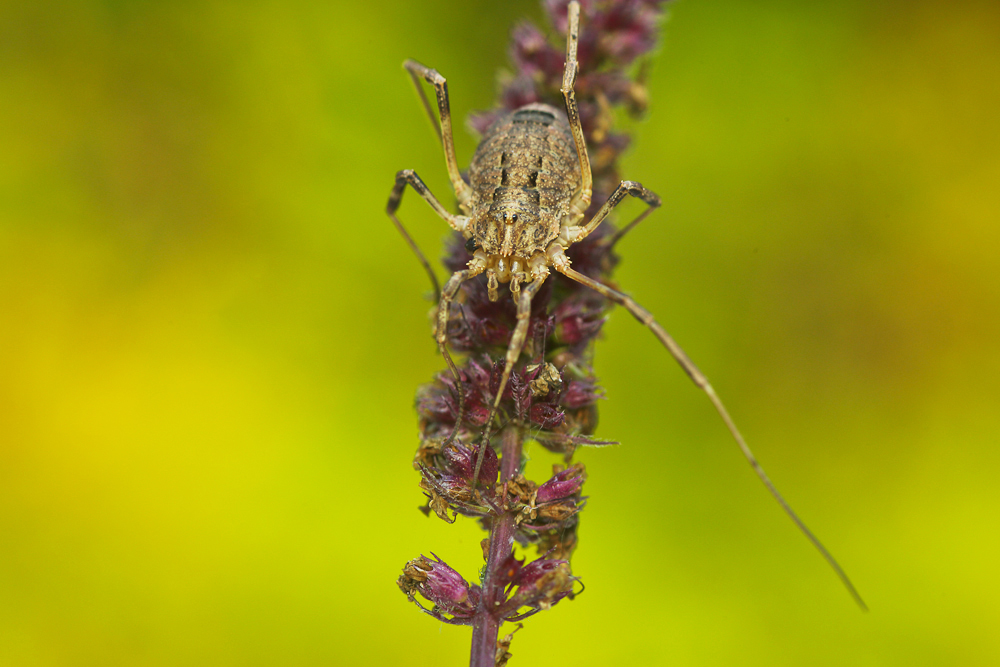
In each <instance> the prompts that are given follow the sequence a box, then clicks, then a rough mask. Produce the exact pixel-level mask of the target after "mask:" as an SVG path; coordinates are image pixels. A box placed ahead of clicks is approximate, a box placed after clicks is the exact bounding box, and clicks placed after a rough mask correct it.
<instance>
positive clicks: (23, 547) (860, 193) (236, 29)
mask: <svg viewBox="0 0 1000 667" xmlns="http://www.w3.org/2000/svg"><path fill="white" fill-rule="evenodd" d="M524 15H528V16H532V17H536V18H537V17H538V16H539V15H540V12H539V10H538V8H537V7H536V6H535V4H534V2H532V1H529V0H520V1H519V2H516V3H469V2H458V1H457V0H456V1H455V2H438V1H436V0H432V1H430V2H423V3H390V2H380V1H378V0H376V1H375V2H371V3H366V4H364V5H363V7H360V8H359V6H358V5H357V4H355V3H342V2H334V3H307V2H296V1H294V0H293V1H292V2H266V1H265V2H258V3H250V4H237V3H223V2H185V3H180V2H159V3H154V2H110V1H107V2H94V1H80V2H58V3H57V2H26V1H21V2H17V1H15V2H8V3H5V4H3V5H2V6H0V664H4V665H8V664H9V665H25V666H32V665H40V666H41V665H45V666H48V665H54V666H55V665H85V664H101V665H135V664H144V665H177V664H185V665H230V664H232V665H257V664H259V665H273V664H282V665H313V664H335V665H386V664H421V665H439V664H461V663H462V662H463V661H464V660H466V659H467V658H466V656H467V653H468V646H469V637H468V630H467V629H464V628H451V627H443V628H437V627H434V624H433V623H429V622H428V620H427V619H426V618H423V617H421V616H420V615H418V614H417V613H416V612H415V611H414V610H413V608H412V606H411V605H409V604H407V603H406V601H405V599H403V598H402V596H400V595H399V591H398V589H397V588H396V585H395V578H396V576H397V569H398V566H399V563H401V562H404V561H405V560H406V559H407V558H409V557H411V556H412V554H414V553H420V552H421V551H426V550H428V549H430V548H434V549H435V551H436V552H437V553H438V554H439V555H440V556H441V557H442V558H444V559H445V560H447V561H448V562H449V563H450V564H452V565H454V566H455V567H456V568H459V569H462V570H463V571H469V572H474V571H475V570H476V568H478V567H479V565H480V563H479V562H477V561H476V558H475V554H476V553H477V547H476V545H477V542H478V540H479V539H480V537H481V535H480V532H479V531H478V529H477V528H475V527H474V526H471V525H470V526H468V527H467V530H462V529H461V527H458V528H451V529H449V528H448V527H447V526H445V525H444V523H443V522H440V521H435V520H427V519H425V518H424V517H423V516H422V515H421V514H420V513H419V512H417V510H416V506H417V505H419V504H420V503H421V500H422V498H421V496H420V493H419V490H418V489H417V475H416V474H415V473H414V472H413V471H412V469H411V468H410V464H409V461H410V458H411V456H412V454H413V451H414V449H415V447H416V444H417V437H416V436H417V428H416V423H415V413H414V411H413V407H412V398H413V393H414V391H415V390H416V387H417V385H418V384H419V383H420V382H423V381H425V380H426V378H428V377H430V376H431V374H432V373H433V372H434V371H435V370H436V369H438V368H440V367H441V360H440V359H439V358H438V357H437V355H436V353H435V351H434V346H433V344H432V342H431V340H430V337H429V331H430V329H429V325H428V322H427V320H426V315H427V312H428V310H429V308H430V304H429V302H428V301H426V299H425V296H426V294H427V292H428V286H427V285H426V284H425V278H424V276H423V275H422V273H421V270H420V267H419V266H418V265H417V263H416V262H415V261H414V260H413V258H412V257H411V256H410V255H409V251H408V250H407V248H406V247H405V245H404V244H403V243H402V241H401V240H400V239H399V238H398V235H397V234H396V232H395V231H394V230H393V229H392V227H391V225H390V223H389V221H388V220H387V219H386V218H385V216H384V213H383V208H384V205H385V199H386V196H387V195H388V192H389V189H390V187H391V184H392V177H393V174H394V173H395V172H396V170H397V169H401V168H406V167H409V168H414V169H416V170H417V171H418V173H420V174H421V176H422V177H423V178H424V179H425V180H426V181H427V183H428V184H429V186H430V187H431V188H432V189H433V190H434V191H435V192H436V193H438V194H439V195H441V196H442V198H444V199H447V198H448V197H447V193H448V190H447V186H448V181H447V177H446V175H445V171H444V167H443V160H442V159H441V157H440V154H439V148H438V146H437V144H436V139H435V138H434V136H433V133H432V132H431V130H430V129H429V128H428V123H427V121H426V119H425V118H424V117H423V115H422V114H423V112H422V110H421V109H420V107H419V105H418V103H417V101H416V98H415V96H414V94H413V92H412V90H411V89H410V83H409V81H408V80H407V77H406V75H405V73H404V72H403V71H402V69H401V67H400V64H401V62H402V61H403V59H404V58H406V57H414V58H418V59H420V60H422V61H423V62H425V63H427V64H428V65H431V66H433V67H436V68H437V69H439V70H440V71H441V72H442V73H444V74H445V75H446V76H447V77H448V78H449V82H450V84H451V90H452V103H453V108H454V111H455V114H456V117H459V118H461V117H464V116H465V115H466V114H467V112H468V111H470V110H472V109H474V108H484V107H487V106H489V104H490V103H491V100H492V97H493V92H494V72H495V70H496V68H497V67H498V66H500V65H502V64H503V63H504V60H505V55H504V49H505V48H506V43H507V30H508V28H509V27H510V26H512V25H513V23H514V22H515V20H516V19H518V18H519V17H521V16H524ZM662 44H663V45H662V47H661V49H660V52H659V54H658V55H657V56H656V58H655V60H654V62H653V64H652V68H651V70H650V80H649V89H650V97H651V102H650V108H649V114H648V118H647V119H646V120H644V121H642V122H641V123H639V124H638V125H636V126H635V127H634V128H633V131H634V134H635V143H634V149H633V150H632V152H631V153H630V154H629V156H628V157H627V159H626V162H625V168H624V171H625V176H626V177H627V178H633V179H636V180H640V181H642V182H643V183H644V184H645V185H646V186H648V187H650V188H651V189H653V190H655V191H656V192H658V193H659V194H660V195H662V196H663V198H664V201H665V205H664V207H663V209H662V210H661V211H658V212H657V213H656V214H655V215H654V216H653V217H651V218H650V219H649V220H648V221H647V222H645V223H643V225H642V226H641V227H640V228H639V229H637V230H636V231H635V232H634V233H633V234H632V236H630V237H629V238H628V239H626V240H625V241H623V242H622V244H621V245H620V251H621V254H622V256H623V258H624V262H623V265H622V267H621V268H620V270H619V272H618V273H617V279H618V281H619V283H620V285H621V286H622V287H623V289H626V290H628V291H630V292H631V293H632V294H634V295H635V296H636V298H637V299H638V300H639V301H640V302H642V303H643V304H644V305H646V306H647V307H648V308H649V309H650V310H652V311H653V312H654V313H656V314H657V315H658V317H659V319H660V321H662V322H663V323H664V324H665V325H666V326H667V327H668V328H669V329H670V330H671V332H672V333H673V334H674V335H675V337H676V338H677V339H678V340H679V341H680V342H681V344H682V345H684V346H685V347H686V348H687V350H688V352H689V353H690V354H691V356H692V358H694V360H695V361H696V362H697V363H698V364H699V365H700V367H701V368H702V369H703V370H704V371H705V372H706V373H707V374H708V375H709V377H711V378H712V379H713V381H714V384H715V385H716V387H717V389H718V390H719V392H720V393H721V395H722V396H723V397H724V399H725V400H726V401H727V403H728V404H729V406H730V408H731V410H732V412H733V413H734V417H735V418H736V419H737V421H738V423H739V424H740V425H741V427H742V428H743V430H744V432H745V434H746V435H747V438H748V440H749V441H750V443H751V445H752V446H754V448H755V449H756V451H757V453H758V455H759V456H760V458H761V460H762V462H763V463H764V465H765V467H766V468H767V469H768V470H769V472H770V473H771V476H772V477H773V478H774V480H775V482H776V483H777V484H778V486H779V488H781V489H782V490H783V491H784V492H785V494H786V496H787V497H788V499H789V500H790V501H791V502H792V503H793V504H794V505H795V506H796V507H797V508H798V509H799V511H800V512H801V514H802V515H803V517H804V518H805V519H806V521H807V522H809V523H810V524H811V525H812V527H813V528H814V529H815V530H816V531H817V533H818V534H819V535H820V537H821V538H822V539H824V540H825V542H826V543H827V545H828V546H829V547H830V548H831V549H832V550H833V551H834V553H835V554H836V555H837V556H838V557H839V559H840V560H841V562H842V564H843V565H844V566H845V567H846V568H847V570H848V571H849V573H850V574H851V575H852V577H853V578H854V580H855V583H856V584H857V585H858V587H859V588H860V589H861V591H862V593H863V594H864V595H865V596H866V599H867V601H868V603H869V605H870V607H871V608H872V611H871V613H869V614H867V615H865V614H861V613H860V612H858V611H857V610H856V609H855V608H854V607H853V605H852V603H851V601H850V599H849V597H848V596H847V594H846V593H845V592H844V591H843V590H841V589H840V587H839V584H838V583H837V581H836V578H835V577H834V576H833V574H832V573H830V572H829V571H828V570H827V569H826V568H825V566H824V565H823V563H822V561H821V560H820V559H819V557H818V556H816V554H815V553H813V552H812V550H811V548H810V547H809V546H808V544H807V543H806V542H805V540H803V539H802V538H801V536H799V535H798V534H797V533H796V532H795V530H794V529H793V527H792V526H791V525H790V524H789V523H788V522H787V520H786V519H785V518H783V516H782V515H781V513H780V511H779V510H778V509H777V507H776V506H775V505H774V504H773V502H772V501H771V500H770V499H769V498H768V496H767V494H766V493H765V492H764V491H763V489H762V488H760V485H759V483H758V482H757V481H756V479H755V478H754V477H753V475H752V473H751V472H750V470H749V469H748V468H747V467H746V464H745V463H744V462H743V460H742V459H741V457H740V456H739V454H738V452H737V451H736V449H735V446H734V445H733V444H732V443H731V441H730V440H729V438H728V435H727V434H726V433H725V429H724V428H723V427H722V425H721V424H720V423H719V422H718V418H717V416H716V415H715V414H714V413H713V411H712V410H711V407H710V406H709V404H708V402H707V401H706V400H705V399H704V397H703V396H701V395H700V394H699V392H698V391H697V390H696V389H694V388H693V387H692V386H691V385H690V383H689V382H688V381H687V380H686V378H685V377H684V376H683V374H682V373H681V371H680V370H679V369H678V368H677V367H676V365H675V364H674V363H673V362H672V361H671V360H670V359H669V357H668V356H667V354H666V353H665V352H663V350H662V349H661V348H660V347H659V345H658V344H657V343H656V341H655V340H654V339H653V337H652V336H650V335H649V333H648V332H646V331H645V330H644V329H643V328H642V327H641V326H639V325H638V324H636V322H635V321H634V320H632V318H630V317H629V316H628V315H627V314H625V313H623V312H616V313H614V315H613V316H612V319H611V321H610V322H609V323H608V324H607V325H606V327H605V338H606V340H604V341H603V342H601V343H599V344H598V346H597V348H596V355H597V357H596V366H597V370H598V372H599V373H600V374H601V379H602V383H603V384H604V385H605V387H606V388H607V392H608V400H607V401H605V402H604V403H603V404H602V406H601V415H602V420H603V421H602V423H601V426H600V427H599V430H598V435H599V436H603V437H608V438H614V439H618V440H621V441H622V442H623V443H624V444H623V446H622V447H619V448H615V449H601V450H596V451H591V452H586V453H584V455H583V460H584V461H585V462H586V463H587V467H588V471H589V473H590V477H589V480H588V487H589V488H588V491H589V492H590V493H591V494H592V495H593V497H594V498H595V502H593V503H591V505H590V506H589V507H588V509H587V513H586V515H585V516H584V517H583V522H582V524H581V529H580V549H579V551H578V552H577V555H576V557H575V559H574V573H575V574H578V575H580V576H581V577H582V578H583V580H584V581H585V583H586V584H587V586H588V588H587V591H586V593H585V594H584V595H582V596H581V597H579V598H578V599H576V600H575V601H573V602H572V603H565V604H561V605H560V606H559V608H558V609H556V610H554V611H553V612H552V613H550V614H547V615H546V617H545V618H544V619H541V618H540V619H537V620H536V621H535V622H534V623H533V624H532V625H531V626H530V627H526V628H525V630H524V631H523V632H519V633H518V634H517V635H516V637H515V640H514V643H513V646H512V647H511V652H512V653H513V654H514V657H513V659H512V660H513V662H512V663H511V664H512V665H517V664H524V665H528V664H537V663H539V662H540V661H541V660H543V659H545V660H547V661H548V660H550V659H551V658H552V656H554V655H555V654H558V655H561V656H564V657H565V659H566V660H567V661H568V664H576V665H607V664H650V665H652V664H665V665H666V664H685V665H716V664H718V665H731V664H741V665H755V664H767V665H771V666H773V665H803V664H809V665H907V666H911V665H940V664H954V665H985V664H995V663H997V662H1000V640H998V639H997V635H996V632H995V629H996V627H997V625H998V623H1000V602H998V600H1000V574H998V573H997V568H996V563H997V562H1000V539H998V537H997V535H998V533H997V530H996V525H997V523H996V517H997V516H1000V493H998V491H997V489H998V488H1000V487H998V485H997V481H996V480H997V478H998V475H1000V453H998V452H1000V449H998V447H997V444H998V439H1000V438H998V433H1000V416H998V415H1000V410H997V405H998V402H1000V380H998V378H1000V348H998V345H997V341H998V340H1000V271H997V268H996V267H997V256H998V255H1000V124H998V123H997V109H998V108H1000V86H998V85H997V81H1000V6H998V5H997V4H996V3H995V2H989V1H986V0H983V1H981V2H952V3H947V2H943V1H937V2H931V1H927V2H905V3H904V2H889V1H884V2H832V1H830V2H826V1H824V2H811V3H793V2H777V1H776V2H761V3H745V2H727V1H723V0H719V1H717V2H711V1H700V0H687V1H684V2H678V3H676V4H674V5H673V7H672V10H671V20H670V21H669V22H668V23H667V24H666V25H665V26H664V36H663V42H662ZM474 145H475V141H474V139H473V138H472V137H471V136H468V135H466V134H464V133H462V132H459V136H458V150H459V154H460V156H462V159H463V160H464V161H467V160H468V157H469V156H470V155H471V152H472V150H473V148H474ZM633 205H634V203H633ZM639 209H640V207H639V206H638V205H634V206H633V207H632V208H631V209H630V210H633V211H638V210H639ZM400 216H401V218H402V220H403V221H404V222H405V223H406V224H408V225H409V227H410V229H411V231H412V232H413V234H414V235H415V236H416V237H417V239H418V240H419V242H420V243H421V244H422V245H423V247H424V248H425V250H427V251H428V252H429V254H431V255H432V256H433V255H437V254H439V250H438V248H439V246H440V241H441V238H442V237H443V236H444V235H445V231H446V229H445V225H444V223H443V222H441V221H440V220H438V219H437V218H435V217H434V215H433V214H432V213H431V212H430V211H429V210H428V208H427V206H426V205H425V204H423V202H421V201H419V199H418V198H416V197H413V196H412V193H410V194H409V195H408V196H407V199H406V201H405V202H404V204H403V207H402V209H401V213H400ZM530 453H531V454H532V456H533V457H535V459H536V462H537V463H539V464H543V465H544V464H545V462H546V457H547V456H549V455H547V454H546V453H545V452H544V451H542V450H541V449H540V448H536V449H534V450H531V452H530Z"/></svg>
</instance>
